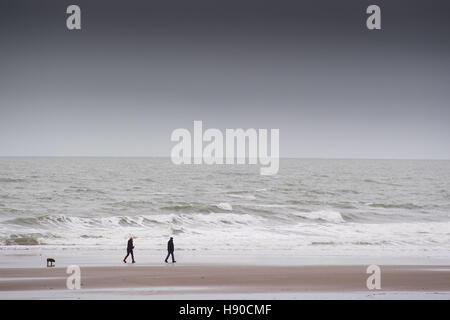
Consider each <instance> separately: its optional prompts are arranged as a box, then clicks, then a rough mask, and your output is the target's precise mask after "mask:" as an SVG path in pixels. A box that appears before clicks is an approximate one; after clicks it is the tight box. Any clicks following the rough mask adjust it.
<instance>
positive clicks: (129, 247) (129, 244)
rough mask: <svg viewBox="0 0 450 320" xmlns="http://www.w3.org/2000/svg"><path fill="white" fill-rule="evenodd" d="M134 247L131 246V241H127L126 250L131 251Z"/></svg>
mask: <svg viewBox="0 0 450 320" xmlns="http://www.w3.org/2000/svg"><path fill="white" fill-rule="evenodd" d="M133 249H134V246H133V239H130V240H128V245H127V250H128V251H130V250H133Z"/></svg>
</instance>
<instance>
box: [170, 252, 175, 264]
mask: <svg viewBox="0 0 450 320" xmlns="http://www.w3.org/2000/svg"><path fill="white" fill-rule="evenodd" d="M171 254H172V263H174V262H176V261H175V256H174V255H173V251H172V252H171Z"/></svg>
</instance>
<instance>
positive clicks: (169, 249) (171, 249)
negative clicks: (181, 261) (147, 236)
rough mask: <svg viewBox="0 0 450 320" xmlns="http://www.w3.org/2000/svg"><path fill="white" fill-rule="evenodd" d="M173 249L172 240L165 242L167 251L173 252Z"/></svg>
mask: <svg viewBox="0 0 450 320" xmlns="http://www.w3.org/2000/svg"><path fill="white" fill-rule="evenodd" d="M174 250H175V247H174V245H173V240H172V239H171V240H169V242H167V251H169V252H173V251H174Z"/></svg>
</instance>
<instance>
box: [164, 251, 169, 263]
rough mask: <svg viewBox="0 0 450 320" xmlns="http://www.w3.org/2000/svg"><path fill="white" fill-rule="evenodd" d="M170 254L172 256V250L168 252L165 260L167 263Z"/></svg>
mask: <svg viewBox="0 0 450 320" xmlns="http://www.w3.org/2000/svg"><path fill="white" fill-rule="evenodd" d="M169 256H170V251H169V252H168V253H167V257H166V259H165V260H164V261H165V262H166V263H167V259H169Z"/></svg>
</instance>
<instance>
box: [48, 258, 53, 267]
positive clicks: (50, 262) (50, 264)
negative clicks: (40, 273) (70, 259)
mask: <svg viewBox="0 0 450 320" xmlns="http://www.w3.org/2000/svg"><path fill="white" fill-rule="evenodd" d="M54 263H55V259H52V258H48V259H47V268H49V267H54V266H55V265H54Z"/></svg>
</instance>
